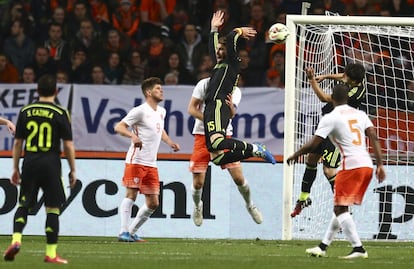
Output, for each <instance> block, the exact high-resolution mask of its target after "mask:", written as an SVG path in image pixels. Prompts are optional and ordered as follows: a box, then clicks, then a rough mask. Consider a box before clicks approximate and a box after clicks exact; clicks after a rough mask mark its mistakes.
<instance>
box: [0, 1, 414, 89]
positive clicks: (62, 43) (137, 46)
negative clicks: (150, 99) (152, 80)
mask: <svg viewBox="0 0 414 269" xmlns="http://www.w3.org/2000/svg"><path fill="white" fill-rule="evenodd" d="M302 2H304V1H298V0H250V1H249V0H48V1H42V0H1V1H0V18H1V19H0V33H1V35H0V83H34V82H36V81H37V78H39V77H41V76H42V75H44V74H52V75H56V77H57V79H58V82H60V83H78V84H140V83H141V82H142V80H143V79H144V78H147V77H150V76H156V77H160V78H161V79H162V80H163V81H164V83H165V84H188V85H195V83H196V82H197V81H199V80H200V79H202V78H205V77H208V76H209V75H210V72H211V70H212V68H213V66H212V61H211V59H210V57H209V56H208V51H207V38H208V32H209V30H210V29H209V24H208V23H209V19H210V18H209V16H210V15H211V14H212V12H213V10H217V9H221V10H223V11H225V14H226V18H225V24H224V25H223V27H222V29H220V31H221V32H223V33H227V32H228V31H229V30H231V29H232V28H234V27H235V26H236V25H246V26H252V27H254V28H255V29H257V31H258V35H257V36H256V37H255V38H254V39H251V40H248V41H246V42H244V43H243V49H242V50H240V55H239V56H240V59H241V79H240V81H239V86H270V87H280V88H283V87H284V65H285V59H284V45H276V44H272V43H270V42H268V40H267V37H266V34H267V33H266V30H267V29H268V28H269V27H270V25H271V24H273V23H276V22H282V23H285V19H286V14H300V12H301V5H302ZM308 2H311V3H312V5H311V9H310V10H309V12H308V13H309V14H323V13H324V12H325V11H331V12H336V13H339V14H340V15H377V16H409V15H413V14H414V0H401V1H394V0H316V1H308Z"/></svg>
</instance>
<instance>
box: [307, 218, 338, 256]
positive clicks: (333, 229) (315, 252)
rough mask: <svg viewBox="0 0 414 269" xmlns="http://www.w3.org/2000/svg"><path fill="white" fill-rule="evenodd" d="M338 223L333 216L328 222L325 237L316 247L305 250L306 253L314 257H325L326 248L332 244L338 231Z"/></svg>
mask: <svg viewBox="0 0 414 269" xmlns="http://www.w3.org/2000/svg"><path fill="white" fill-rule="evenodd" d="M339 228H340V226H339V222H338V219H337V218H336V215H335V214H333V216H332V218H331V221H330V222H329V226H328V229H327V230H326V233H325V236H324V238H323V240H322V241H321V242H320V243H319V245H318V246H316V247H313V248H308V249H306V253H308V254H310V255H311V256H314V257H325V256H326V250H327V248H328V246H329V245H330V244H331V243H332V241H333V240H334V238H335V236H336V234H337V233H338V231H339Z"/></svg>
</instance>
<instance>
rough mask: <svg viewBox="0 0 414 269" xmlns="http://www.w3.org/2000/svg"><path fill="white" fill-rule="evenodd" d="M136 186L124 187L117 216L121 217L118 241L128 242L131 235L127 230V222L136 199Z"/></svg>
mask: <svg viewBox="0 0 414 269" xmlns="http://www.w3.org/2000/svg"><path fill="white" fill-rule="evenodd" d="M137 193H138V188H129V187H126V194H125V198H124V199H122V201H121V204H120V205H119V209H118V211H119V216H120V218H121V229H120V231H119V235H118V241H120V242H130V241H131V236H130V234H129V231H128V227H129V223H130V220H131V213H132V207H133V206H134V203H135V201H136V199H137Z"/></svg>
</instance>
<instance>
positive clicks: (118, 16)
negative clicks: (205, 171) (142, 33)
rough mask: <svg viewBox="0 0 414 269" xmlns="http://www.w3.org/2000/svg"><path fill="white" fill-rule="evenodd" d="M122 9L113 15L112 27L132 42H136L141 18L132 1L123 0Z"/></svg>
mask: <svg viewBox="0 0 414 269" xmlns="http://www.w3.org/2000/svg"><path fill="white" fill-rule="evenodd" d="M119 4H120V7H119V8H118V9H117V10H116V11H115V13H114V14H112V25H113V26H114V27H115V29H117V30H118V31H119V32H120V33H124V34H125V35H126V36H128V37H129V38H130V40H131V42H136V40H137V33H138V27H139V23H140V21H139V16H138V11H137V9H136V7H135V6H133V5H132V3H131V1H130V0H121V1H120V3H119Z"/></svg>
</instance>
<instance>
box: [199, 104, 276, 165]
mask: <svg viewBox="0 0 414 269" xmlns="http://www.w3.org/2000/svg"><path fill="white" fill-rule="evenodd" d="M230 118H231V112H230V109H229V107H228V106H227V105H226V104H224V103H223V102H222V101H221V100H216V101H215V102H210V103H209V104H207V105H206V107H205V109H204V129H205V132H206V145H207V149H208V151H209V152H211V153H213V154H215V156H213V159H212V161H213V163H214V164H216V165H222V164H226V163H232V162H236V161H240V160H244V159H247V158H250V157H260V158H262V159H265V160H266V161H267V162H270V163H272V164H274V163H276V161H275V159H274V158H273V155H272V154H271V153H270V152H269V151H268V150H267V149H266V147H265V146H264V145H261V144H250V143H247V142H245V141H240V140H237V139H233V138H227V137H225V130H226V128H227V126H228V124H229V121H230ZM222 150H227V151H224V152H222Z"/></svg>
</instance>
